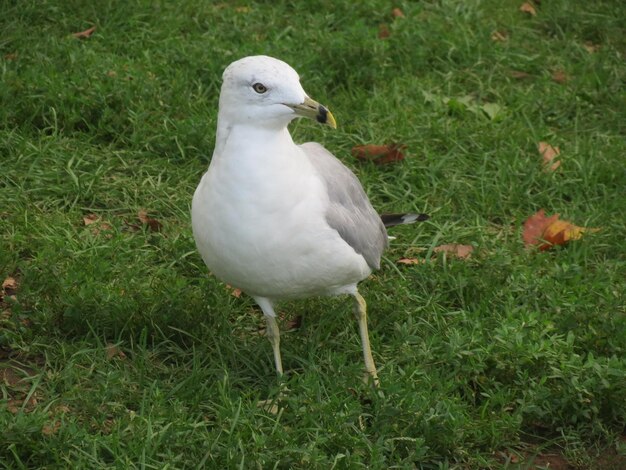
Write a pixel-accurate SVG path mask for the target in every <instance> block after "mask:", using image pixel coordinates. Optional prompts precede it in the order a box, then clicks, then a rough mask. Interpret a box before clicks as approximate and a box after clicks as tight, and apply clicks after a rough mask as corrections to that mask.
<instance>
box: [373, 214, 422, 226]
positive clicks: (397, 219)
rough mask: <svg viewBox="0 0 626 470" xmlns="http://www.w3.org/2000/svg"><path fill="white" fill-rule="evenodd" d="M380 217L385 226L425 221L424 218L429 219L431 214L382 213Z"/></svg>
mask: <svg viewBox="0 0 626 470" xmlns="http://www.w3.org/2000/svg"><path fill="white" fill-rule="evenodd" d="M380 218H381V219H382V221H383V224H384V225H385V227H393V226H394V225H404V224H413V223H415V222H423V221H424V220H428V219H429V216H428V215H427V214H381V215H380Z"/></svg>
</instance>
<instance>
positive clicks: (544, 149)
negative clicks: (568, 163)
mask: <svg viewBox="0 0 626 470" xmlns="http://www.w3.org/2000/svg"><path fill="white" fill-rule="evenodd" d="M537 148H538V150H539V153H540V154H541V156H542V157H543V169H544V171H555V170H556V169H557V168H558V167H559V166H561V160H558V159H557V158H556V157H558V156H559V154H560V153H561V150H560V149H559V148H558V147H552V145H550V144H549V143H547V142H539V144H538V145H537Z"/></svg>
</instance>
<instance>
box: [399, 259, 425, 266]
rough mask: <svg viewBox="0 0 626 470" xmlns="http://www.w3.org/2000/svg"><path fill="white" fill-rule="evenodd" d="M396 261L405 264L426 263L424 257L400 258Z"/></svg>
mask: <svg viewBox="0 0 626 470" xmlns="http://www.w3.org/2000/svg"><path fill="white" fill-rule="evenodd" d="M396 263H398V264H406V265H409V266H410V265H413V264H424V263H426V260H425V259H420V258H400V259H399V260H398V261H396Z"/></svg>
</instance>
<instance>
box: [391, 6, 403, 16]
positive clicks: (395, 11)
mask: <svg viewBox="0 0 626 470" xmlns="http://www.w3.org/2000/svg"><path fill="white" fill-rule="evenodd" d="M391 15H392V16H393V17H394V18H404V12H403V11H402V10H400V9H399V8H394V9H393V10H391Z"/></svg>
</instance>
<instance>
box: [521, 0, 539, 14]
mask: <svg viewBox="0 0 626 470" xmlns="http://www.w3.org/2000/svg"><path fill="white" fill-rule="evenodd" d="M519 11H521V12H524V13H528V14H529V15H530V16H537V10H535V7H534V5H533V4H532V3H529V2H524V3H522V6H520V7H519Z"/></svg>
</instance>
